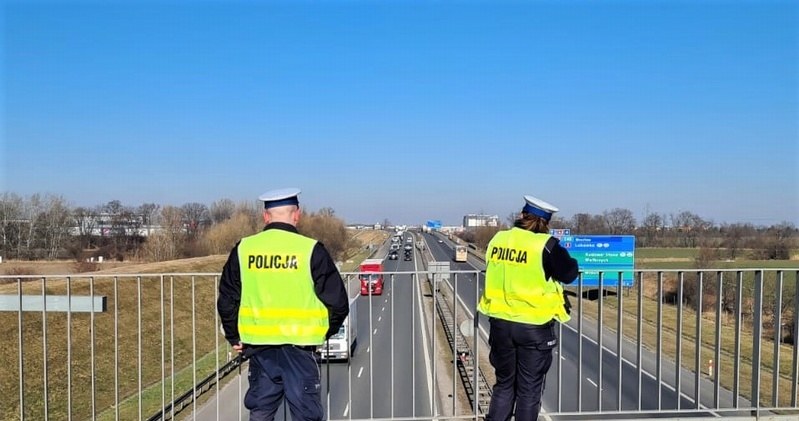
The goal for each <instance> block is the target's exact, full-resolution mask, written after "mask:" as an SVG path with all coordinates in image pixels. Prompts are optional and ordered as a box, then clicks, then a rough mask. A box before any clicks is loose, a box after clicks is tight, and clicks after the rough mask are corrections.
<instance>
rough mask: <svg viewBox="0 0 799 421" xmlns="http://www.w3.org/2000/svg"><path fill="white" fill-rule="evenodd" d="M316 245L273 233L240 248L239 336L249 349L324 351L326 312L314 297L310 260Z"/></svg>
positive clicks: (248, 240)
mask: <svg viewBox="0 0 799 421" xmlns="http://www.w3.org/2000/svg"><path fill="white" fill-rule="evenodd" d="M315 245H316V240H313V239H311V238H308V237H304V236H302V235H300V234H296V233H293V232H289V231H285V230H280V229H269V230H266V231H262V232H260V233H258V234H255V235H252V236H249V237H245V238H244V239H242V240H241V242H240V243H239V247H238V256H239V268H240V270H241V304H240V307H239V322H238V326H239V335H240V336H241V341H242V342H243V343H245V344H250V345H280V344H293V345H321V344H322V343H324V341H325V334H326V333H327V329H328V326H329V324H328V323H329V322H328V314H327V308H326V307H325V305H324V304H323V303H322V302H321V301H319V298H318V297H317V296H316V293H315V292H314V283H313V277H312V276H311V254H312V253H313V248H314V246H315Z"/></svg>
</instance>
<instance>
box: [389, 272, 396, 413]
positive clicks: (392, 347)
mask: <svg viewBox="0 0 799 421" xmlns="http://www.w3.org/2000/svg"><path fill="white" fill-rule="evenodd" d="M394 276H395V274H393V273H392V274H391V276H390V277H389V279H391V292H390V294H391V400H390V402H389V404H390V405H391V411H390V413H391V418H394V281H395V279H394Z"/></svg>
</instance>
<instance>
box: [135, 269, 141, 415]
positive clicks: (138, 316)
mask: <svg viewBox="0 0 799 421" xmlns="http://www.w3.org/2000/svg"><path fill="white" fill-rule="evenodd" d="M136 325H137V332H136V359H137V364H136V368H137V371H138V373H137V378H138V391H139V392H138V396H137V400H138V410H139V412H138V414H139V419H142V378H141V376H142V374H141V373H142V355H141V348H142V346H141V345H142V339H141V336H142V335H141V276H137V277H136Z"/></svg>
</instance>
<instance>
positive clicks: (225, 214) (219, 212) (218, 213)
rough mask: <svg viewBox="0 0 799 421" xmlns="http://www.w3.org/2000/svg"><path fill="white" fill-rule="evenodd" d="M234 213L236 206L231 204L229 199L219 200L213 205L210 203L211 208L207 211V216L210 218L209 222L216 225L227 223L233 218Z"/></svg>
mask: <svg viewBox="0 0 799 421" xmlns="http://www.w3.org/2000/svg"><path fill="white" fill-rule="evenodd" d="M235 211H236V204H235V203H233V201H232V200H230V199H221V200H217V201H216V202H214V203H211V208H210V209H209V214H210V216H211V222H212V223H214V224H218V223H220V222H223V221H227V220H228V219H230V217H232V216H233V212H235Z"/></svg>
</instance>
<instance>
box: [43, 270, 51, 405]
mask: <svg viewBox="0 0 799 421" xmlns="http://www.w3.org/2000/svg"><path fill="white" fill-rule="evenodd" d="M42 356H43V361H42V382H43V383H42V385H43V386H44V390H43V392H44V395H43V396H42V399H43V404H44V419H49V418H50V406H49V404H48V401H49V400H50V399H49V396H48V395H49V390H47V383H48V380H49V379H48V378H47V371H48V370H47V277H46V276H42Z"/></svg>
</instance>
